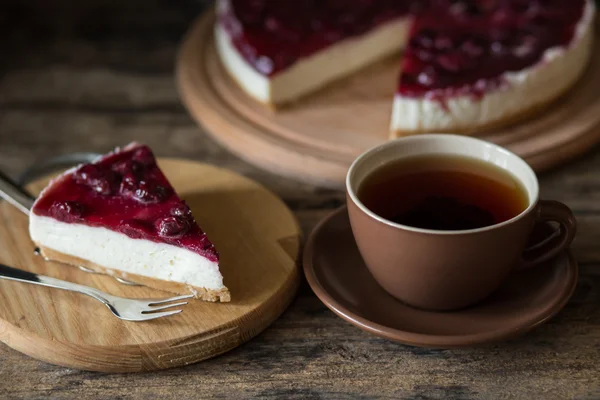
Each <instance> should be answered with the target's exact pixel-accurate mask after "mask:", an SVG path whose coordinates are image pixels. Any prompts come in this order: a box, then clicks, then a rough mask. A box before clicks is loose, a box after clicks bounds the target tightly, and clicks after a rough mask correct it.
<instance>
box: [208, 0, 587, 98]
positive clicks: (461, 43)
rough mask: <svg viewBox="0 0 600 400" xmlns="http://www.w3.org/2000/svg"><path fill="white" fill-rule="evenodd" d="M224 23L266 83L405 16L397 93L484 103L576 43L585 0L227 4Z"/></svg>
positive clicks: (268, 0) (260, 0)
mask: <svg viewBox="0 0 600 400" xmlns="http://www.w3.org/2000/svg"><path fill="white" fill-rule="evenodd" d="M222 4H227V5H228V6H226V7H223V11H221V13H220V16H219V18H220V23H221V24H222V26H224V28H225V30H226V31H227V32H228V33H229V35H230V37H231V38H232V42H233V44H234V46H235V47H236V48H237V49H238V51H239V52H240V53H241V54H242V55H243V56H244V57H245V58H246V60H247V61H248V62H249V63H250V64H251V65H252V66H254V68H255V69H256V70H257V71H259V72H260V73H261V74H263V75H265V76H273V75H276V74H277V73H278V72H280V71H282V70H284V69H286V68H288V67H289V66H291V65H292V64H294V63H295V62H296V61H297V60H298V59H301V58H303V57H307V56H310V55H311V54H313V53H315V52H317V51H319V50H322V49H324V48H326V47H327V46H329V45H331V44H333V43H335V42H338V41H341V40H343V39H346V38H349V37H352V36H355V35H359V34H362V33H364V32H367V31H369V30H371V29H373V28H375V27H377V26H379V25H381V24H383V23H386V22H389V21H391V20H393V19H395V18H398V17H401V16H405V17H408V16H412V17H414V23H413V26H412V30H411V39H410V42H409V44H408V47H407V49H406V51H405V57H404V66H403V73H402V77H401V79H400V84H399V87H398V92H399V93H400V94H402V95H404V96H414V97H420V96H423V95H427V96H431V97H432V98H442V99H443V98H444V97H445V96H448V95H455V94H461V93H465V94H471V95H475V96H479V95H481V94H483V93H484V92H486V91H487V90H489V89H491V88H495V87H497V86H499V85H501V84H502V83H503V82H502V81H501V76H502V74H503V73H504V72H506V71H519V70H522V69H524V68H526V67H528V66H532V65H534V64H536V63H537V62H539V61H540V60H541V59H542V55H543V53H544V51H545V50H546V49H548V48H550V47H554V46H564V45H566V44H568V43H569V42H570V41H571V39H572V38H573V34H574V28H575V26H576V24H577V22H578V21H579V20H580V18H581V17H582V13H583V9H584V5H585V0H298V1H282V0H224V1H223V3H222Z"/></svg>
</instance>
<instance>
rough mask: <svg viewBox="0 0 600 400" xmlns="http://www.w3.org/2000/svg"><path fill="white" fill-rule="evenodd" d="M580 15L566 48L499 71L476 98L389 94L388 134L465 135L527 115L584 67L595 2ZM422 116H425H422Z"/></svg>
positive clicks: (556, 95)
mask: <svg viewBox="0 0 600 400" xmlns="http://www.w3.org/2000/svg"><path fill="white" fill-rule="evenodd" d="M585 4H586V5H585V9H584V13H583V17H582V18H581V20H580V21H579V23H578V25H577V27H576V29H575V34H574V37H573V39H572V40H571V43H570V44H569V46H567V47H553V48H549V49H546V51H545V52H544V55H543V57H542V60H540V61H539V62H538V63H536V64H534V65H532V66H530V67H528V68H526V69H523V70H521V71H518V72H507V73H505V74H504V76H503V79H504V81H505V84H504V85H501V86H500V87H498V88H496V89H492V90H490V91H489V92H486V94H485V95H484V96H483V97H481V98H477V99H476V101H475V99H474V98H473V96H471V95H468V94H466V95H460V96H454V97H450V98H448V99H447V100H445V103H442V102H440V101H438V100H430V99H426V98H423V97H417V98H413V97H403V96H400V95H399V94H396V95H395V96H394V102H393V106H392V117H391V122H390V137H391V138H392V139H393V138H398V137H402V136H407V135H413V134H419V133H427V132H437V133H462V134H469V133H473V132H475V131H481V130H489V129H494V128H499V127H502V126H506V125H509V124H512V123H515V122H518V121H520V120H523V119H524V118H526V117H529V116H532V115H534V114H536V113H537V112H539V111H541V110H542V109H544V108H546V107H547V106H548V105H550V104H551V103H553V102H555V101H556V100H557V99H558V98H560V97H561V96H562V95H563V94H565V93H566V92H568V91H569V89H571V88H572V87H573V86H574V85H575V84H576V83H577V81H578V80H579V78H580V77H581V76H582V75H583V73H584V72H585V69H586V68H587V66H588V64H589V59H590V57H591V54H592V49H593V39H594V29H595V24H594V14H595V4H594V2H593V1H590V0H586V3H585ZM423 115H427V116H428V118H427V119H426V120H425V119H423V118H422V116H423Z"/></svg>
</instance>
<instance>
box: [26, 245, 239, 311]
mask: <svg viewBox="0 0 600 400" xmlns="http://www.w3.org/2000/svg"><path fill="white" fill-rule="evenodd" d="M36 246H37V247H38V248H39V249H40V252H41V254H42V256H43V257H44V258H46V259H48V260H51V261H58V262H61V263H63V264H68V265H71V266H82V267H85V268H88V269H91V270H93V271H95V272H97V273H100V274H104V275H110V276H114V277H118V278H121V279H125V280H128V281H131V282H135V283H139V284H140V285H143V286H147V287H149V288H153V289H158V290H163V291H165V292H171V293H175V294H180V295H186V294H193V295H194V298H196V299H199V300H203V301H210V302H221V303H225V302H229V301H231V294H230V293H229V289H227V288H226V287H224V288H223V289H220V290H212V289H206V288H200V287H194V286H190V285H186V284H184V283H178V282H169V281H163V280H159V279H154V278H149V277H147V276H142V275H137V274H129V273H125V272H122V271H117V270H114V269H110V268H106V267H102V266H100V265H98V264H95V263H93V262H90V261H87V260H84V259H82V258H79V257H74V256H71V255H68V254H64V253H61V252H59V251H56V250H53V249H50V248H48V247H45V246H43V245H41V244H40V243H36Z"/></svg>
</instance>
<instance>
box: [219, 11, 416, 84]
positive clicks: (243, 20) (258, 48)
mask: <svg viewBox="0 0 600 400" xmlns="http://www.w3.org/2000/svg"><path fill="white" fill-rule="evenodd" d="M413 3H415V1H402V0H225V1H224V2H223V4H229V7H226V10H225V11H224V12H222V13H221V14H220V21H221V23H222V25H223V26H224V28H225V30H226V31H227V32H228V33H229V35H230V37H231V38H232V41H233V44H234V45H235V47H236V48H237V49H238V50H239V52H240V53H241V54H242V55H243V56H244V57H245V58H246V60H247V61H248V62H249V63H250V64H251V65H253V66H254V68H255V69H256V70H257V71H259V72H260V73H261V74H263V75H266V76H272V75H275V74H276V73H277V72H279V71H282V70H284V69H286V68H287V67H289V66H290V65H292V64H293V63H294V62H296V60H298V59H300V58H303V57H307V56H310V55H311V54H313V53H315V52H317V51H319V50H321V49H324V48H326V47H328V46H330V45H331V44H332V43H335V42H339V41H340V40H343V39H346V38H348V37H351V36H355V35H360V34H362V33H364V32H367V31H369V30H371V29H373V28H374V27H376V26H378V25H380V24H382V23H385V22H388V21H391V20H393V19H395V18H397V17H399V16H403V15H409V13H410V12H411V7H413Z"/></svg>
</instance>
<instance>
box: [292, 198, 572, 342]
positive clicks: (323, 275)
mask: <svg viewBox="0 0 600 400" xmlns="http://www.w3.org/2000/svg"><path fill="white" fill-rule="evenodd" d="M548 234H549V229H548V228H544V229H539V230H538V232H536V235H534V236H536V240H539V238H540V237H542V238H543V237H546V236H547V235H548ZM483 267H485V266H483ZM304 272H305V274H306V278H307V280H308V283H309V284H310V286H311V287H312V289H313V291H314V292H315V293H316V295H317V296H318V297H319V299H321V301H322V302H323V303H325V305H326V306H327V307H329V308H330V309H331V310H332V311H333V312H335V313H336V314H337V315H339V316H340V317H342V318H343V319H345V320H346V321H348V322H350V323H352V324H354V325H356V326H358V327H359V328H361V329H363V330H366V331H368V332H371V333H374V334H376V335H378V336H382V337H385V338H388V339H392V340H395V341H398V342H401V343H404V344H409V345H413V346H423V347H436V348H451V347H462V346H469V345H475V344H483V343H489V342H495V341H499V340H503V339H507V338H509V337H513V336H517V335H520V334H522V333H525V332H527V331H529V330H531V329H533V328H535V327H536V326H538V325H540V324H542V323H543V322H546V321H547V320H548V319H550V318H551V317H553V316H554V315H555V314H557V313H558V312H559V311H560V310H561V309H562V308H563V307H564V306H565V304H566V303H567V301H568V300H569V297H571V294H572V293H573V290H574V289H575V285H576V283H577V262H576V260H575V258H574V257H573V254H572V253H571V252H570V251H569V252H566V253H564V254H563V255H561V256H559V257H558V258H557V259H555V260H554V261H552V262H550V263H549V264H547V265H541V266H539V267H536V268H534V269H532V270H529V271H524V272H520V273H515V274H514V275H512V276H511V277H510V278H509V280H508V281H507V282H506V283H504V284H503V285H502V287H500V289H498V290H497V291H496V292H495V293H494V294H492V295H491V296H490V297H489V298H488V299H486V300H485V301H483V302H482V303H480V304H478V305H476V306H473V307H470V308H467V309H464V310H460V311H455V312H433V311H424V310H419V309H416V308H413V307H410V306H407V305H405V304H403V303H401V302H400V301H398V300H396V299H395V298H393V297H392V296H390V295H389V294H387V292H385V291H384V290H383V289H382V288H381V287H380V286H379V285H378V284H377V283H376V282H375V280H374V279H373V277H372V276H371V274H370V273H369V271H368V270H367V268H366V266H365V264H364V263H363V261H362V258H361V256H360V254H359V252H358V249H357V247H356V244H355V242H354V237H353V236H352V231H351V229H350V222H349V221H348V213H347V209H346V207H342V208H341V209H339V210H337V211H335V212H333V213H332V214H331V215H329V216H328V217H327V218H325V219H324V220H323V221H322V222H321V223H320V224H319V225H318V226H317V227H316V228H315V230H314V231H313V233H312V234H311V236H310V238H309V240H308V243H307V244H306V248H305V250H304Z"/></svg>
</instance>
